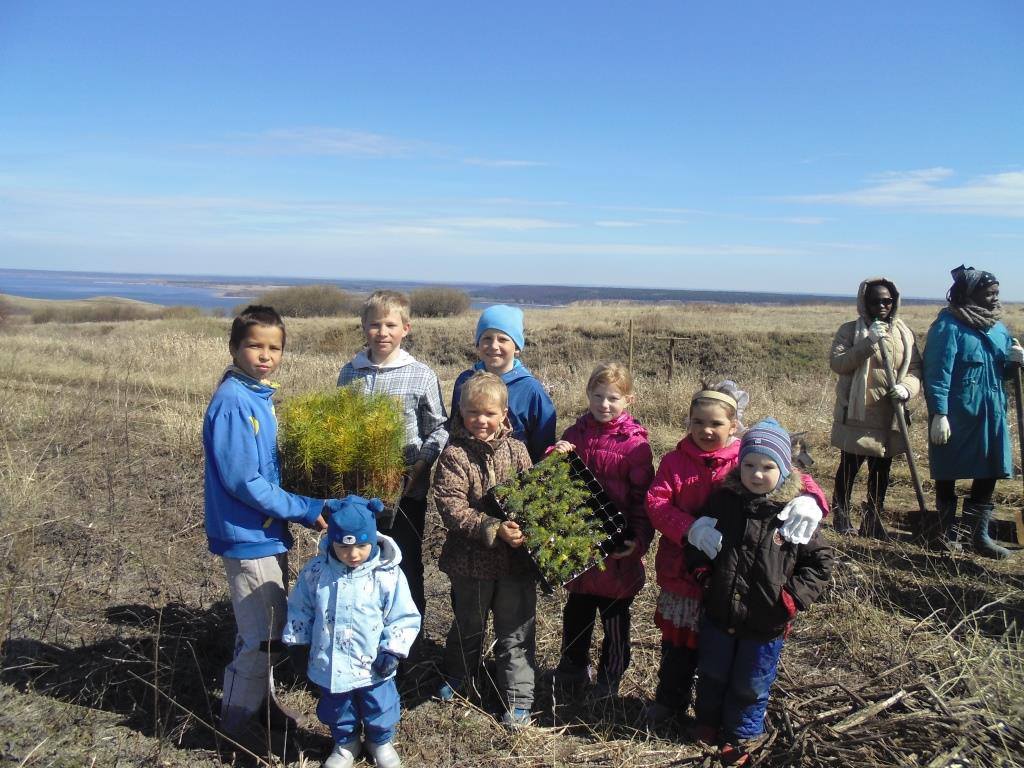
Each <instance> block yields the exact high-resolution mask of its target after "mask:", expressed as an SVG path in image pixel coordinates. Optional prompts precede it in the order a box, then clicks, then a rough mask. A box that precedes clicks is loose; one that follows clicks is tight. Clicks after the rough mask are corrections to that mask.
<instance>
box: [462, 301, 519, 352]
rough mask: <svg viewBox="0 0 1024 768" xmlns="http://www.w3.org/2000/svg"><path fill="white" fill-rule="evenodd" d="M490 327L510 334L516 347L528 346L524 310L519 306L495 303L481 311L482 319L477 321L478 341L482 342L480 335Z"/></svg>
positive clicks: (476, 342)
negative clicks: (525, 334)
mask: <svg viewBox="0 0 1024 768" xmlns="http://www.w3.org/2000/svg"><path fill="white" fill-rule="evenodd" d="M488 328H494V329H495V330H497V331H501V332H502V333H504V334H506V335H508V337H509V338H511V339H512V341H514V342H515V343H516V349H522V348H523V347H525V346H526V337H525V336H524V335H523V310H521V309H520V308H519V307H510V306H509V305H508V304H495V305H494V306H493V307H488V308H487V309H485V310H484V311H483V312H481V313H480V319H479V320H477V321H476V341H474V342H473V343H474V344H479V343H480V337H481V336H483V335H484V331H486V330H487V329H488Z"/></svg>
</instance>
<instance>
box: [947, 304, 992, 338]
mask: <svg viewBox="0 0 1024 768" xmlns="http://www.w3.org/2000/svg"><path fill="white" fill-rule="evenodd" d="M947 308H948V309H949V312H950V314H951V315H953V317H955V318H956V319H957V320H959V321H960V322H961V323H963V324H964V325H968V326H970V327H971V328H974V329H975V330H978V331H981V332H982V333H984V332H985V331H987V330H988V329H989V328H991V327H992V326H993V325H995V324H996V323H997V322H999V320H1001V319H1002V317H1003V307H1002V305H1000V303H999V302H998V301H997V302H996V305H995V306H994V307H993V308H992V309H986V308H985V307H982V306H979V305H977V304H954V303H953V302H950V303H949V306H948V307H947Z"/></svg>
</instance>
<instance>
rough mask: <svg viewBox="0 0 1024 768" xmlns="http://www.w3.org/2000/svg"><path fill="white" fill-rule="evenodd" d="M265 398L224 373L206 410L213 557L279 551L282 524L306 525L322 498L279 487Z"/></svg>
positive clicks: (273, 425)
mask: <svg viewBox="0 0 1024 768" xmlns="http://www.w3.org/2000/svg"><path fill="white" fill-rule="evenodd" d="M273 394H274V388H273V387H271V386H269V385H267V384H263V383H261V382H259V381H256V380H255V379H251V378H249V377H248V376H245V375H243V374H242V373H240V372H238V371H236V370H233V369H229V370H228V372H227V373H226V374H224V378H223V379H222V380H221V383H220V386H219V387H217V391H216V392H215V393H214V395H213V399H212V400H211V401H210V405H209V406H208V407H207V409H206V416H205V417H204V418H203V453H204V454H205V483H204V485H205V493H204V497H205V502H206V538H207V541H208V542H209V546H210V551H211V552H213V554H215V555H223V556H224V557H233V558H238V559H240V560H250V559H256V558H260V557H269V556H272V555H279V554H281V553H282V552H287V551H288V550H289V549H291V546H292V537H291V534H289V533H288V525H287V521H289V520H294V521H295V522H298V523H302V524H303V525H305V526H311V525H312V524H313V523H314V522H315V521H316V519H317V517H319V516H320V512H321V510H322V509H323V505H324V501H323V499H310V498H307V497H306V496H299V495H298V494H295V493H288V492H287V491H285V490H284V489H282V488H281V468H280V464H279V463H278V460H277V417H276V416H275V415H274V404H273V402H272V401H271V399H270V398H271V396H272V395H273Z"/></svg>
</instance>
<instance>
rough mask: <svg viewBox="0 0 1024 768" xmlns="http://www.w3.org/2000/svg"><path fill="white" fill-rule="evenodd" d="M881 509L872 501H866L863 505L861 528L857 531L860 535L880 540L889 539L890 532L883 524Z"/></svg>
mask: <svg viewBox="0 0 1024 768" xmlns="http://www.w3.org/2000/svg"><path fill="white" fill-rule="evenodd" d="M880 511H881V510H879V509H878V508H877V507H876V506H875V505H874V504H872V503H871V502H870V501H865V502H864V504H863V505H862V506H861V518H860V529H859V530H858V531H857V533H858V534H859V535H860V536H863V537H865V538H869V539H878V540H879V541H888V540H889V532H888V531H886V530H885V526H884V525H882V517H881V515H880V514H879V513H880Z"/></svg>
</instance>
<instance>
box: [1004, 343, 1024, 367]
mask: <svg viewBox="0 0 1024 768" xmlns="http://www.w3.org/2000/svg"><path fill="white" fill-rule="evenodd" d="M1006 359H1007V360H1009V361H1010V362H1011V363H1016V364H1017V365H1024V347H1022V346H1021V345H1020V342H1019V341H1017V340H1016V339H1014V340H1013V344H1011V345H1010V351H1009V352H1007V353H1006Z"/></svg>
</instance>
